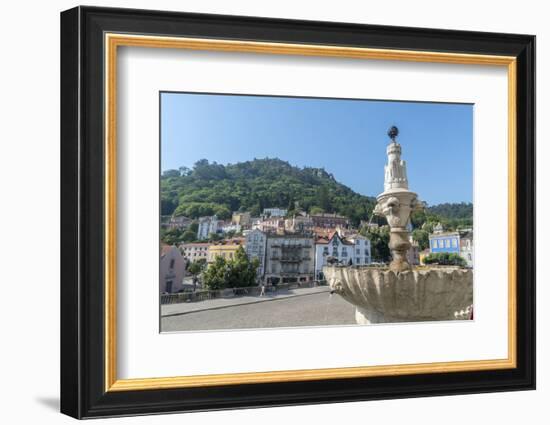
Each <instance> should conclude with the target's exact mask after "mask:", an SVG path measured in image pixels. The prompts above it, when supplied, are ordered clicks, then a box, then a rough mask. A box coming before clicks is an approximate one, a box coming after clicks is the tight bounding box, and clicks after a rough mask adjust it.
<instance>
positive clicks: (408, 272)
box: [323, 127, 473, 324]
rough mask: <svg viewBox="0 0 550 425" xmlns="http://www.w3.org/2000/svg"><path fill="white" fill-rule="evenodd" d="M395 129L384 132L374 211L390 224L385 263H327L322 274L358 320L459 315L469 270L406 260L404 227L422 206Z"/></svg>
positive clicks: (469, 293)
mask: <svg viewBox="0 0 550 425" xmlns="http://www.w3.org/2000/svg"><path fill="white" fill-rule="evenodd" d="M398 134H399V131H398V129H397V127H391V128H390V130H389V131H388V136H389V137H390V143H389V144H388V146H387V148H386V154H387V157H388V163H387V165H386V166H385V167H384V171H385V176H384V192H382V193H381V194H380V195H378V196H377V197H376V200H377V204H376V207H375V208H374V214H376V215H378V216H382V217H385V218H386V220H387V222H388V225H389V227H390V241H389V248H390V251H391V254H392V261H391V263H390V264H389V267H372V266H325V267H323V273H324V275H325V277H326V279H327V281H328V282H329V284H330V286H331V289H332V291H333V292H335V293H337V294H339V295H341V296H342V297H343V298H344V299H345V300H346V301H348V302H350V303H351V304H353V305H355V307H356V314H355V317H356V321H357V323H359V324H370V323H392V322H418V321H434V320H460V319H464V318H465V317H466V316H465V314H464V311H468V309H470V308H471V305H472V303H473V273H472V270H471V269H463V268H459V267H438V266H433V267H422V268H418V269H415V268H413V266H412V265H411V264H410V263H409V261H408V259H407V252H408V250H409V249H410V247H411V243H410V232H409V230H408V228H407V225H408V224H409V220H410V216H411V213H412V212H413V211H416V210H419V209H421V208H423V205H422V203H421V202H420V201H419V199H418V195H417V194H416V193H414V192H412V191H410V190H409V182H408V179H407V166H406V163H405V161H404V160H402V159H401V145H400V144H399V143H398V142H397V141H396V137H397V136H398Z"/></svg>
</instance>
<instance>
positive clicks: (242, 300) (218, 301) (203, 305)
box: [161, 286, 330, 317]
mask: <svg viewBox="0 0 550 425" xmlns="http://www.w3.org/2000/svg"><path fill="white" fill-rule="evenodd" d="M329 292H330V288H329V287H328V286H317V287H315V288H296V289H289V290H285V289H283V290H279V291H278V292H277V293H273V292H267V293H266V295H264V296H263V297H260V296H254V295H250V296H247V295H245V296H236V297H230V298H215V299H212V300H206V301H197V302H187V303H179V304H165V305H162V306H161V316H162V317H170V316H179V315H184V314H189V313H195V312H200V311H207V310H218V309H221V308H226V307H234V306H239V305H246V304H257V303H264V302H274V301H278V300H283V299H286V298H294V297H301V296H305V295H312V294H320V293H327V297H328V293H329Z"/></svg>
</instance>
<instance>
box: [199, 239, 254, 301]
mask: <svg viewBox="0 0 550 425" xmlns="http://www.w3.org/2000/svg"><path fill="white" fill-rule="evenodd" d="M258 266H259V261H258V259H257V258H255V259H253V260H249V258H248V256H247V255H246V252H245V251H244V249H243V247H242V246H240V247H239V248H238V249H237V251H236V252H235V256H234V257H233V258H232V259H231V260H226V259H225V258H223V257H221V256H218V257H216V258H215V260H214V262H213V263H212V264H210V265H209V266H208V268H207V269H206V270H205V271H204V272H203V274H202V276H203V283H204V285H205V286H206V287H207V288H208V289H211V290H215V289H225V288H240V287H246V286H254V285H256V277H257V270H258Z"/></svg>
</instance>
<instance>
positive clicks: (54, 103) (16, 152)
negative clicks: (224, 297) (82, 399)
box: [0, 0, 550, 425]
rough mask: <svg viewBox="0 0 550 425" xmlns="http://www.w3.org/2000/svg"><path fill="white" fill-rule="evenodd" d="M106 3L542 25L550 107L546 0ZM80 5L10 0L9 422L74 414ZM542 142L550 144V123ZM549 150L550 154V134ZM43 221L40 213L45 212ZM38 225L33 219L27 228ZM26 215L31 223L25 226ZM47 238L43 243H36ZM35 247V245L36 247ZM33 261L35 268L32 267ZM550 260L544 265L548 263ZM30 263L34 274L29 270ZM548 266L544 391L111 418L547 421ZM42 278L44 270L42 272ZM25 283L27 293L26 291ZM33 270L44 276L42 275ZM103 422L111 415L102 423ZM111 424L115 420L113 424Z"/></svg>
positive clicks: (448, 23)
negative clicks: (65, 102) (67, 276)
mask: <svg viewBox="0 0 550 425" xmlns="http://www.w3.org/2000/svg"><path fill="white" fill-rule="evenodd" d="M90 3H95V4H96V5H104V6H120V7H136V8H155V9H167V10H182V11H191V12H210V13H226V14H241V15H256V16H271V17H284V18H298V19H300V18H301V19H312V20H333V21H349V22H362V23H371V24H390V25H402V26H417V27H438V28H453V29H464V30H479V31H499V32H518V33H531V34H536V35H537V36H538V40H537V43H538V51H537V53H538V58H537V62H538V69H537V74H538V76H539V79H538V95H537V106H538V117H539V121H540V122H543V120H542V118H543V117H548V116H549V115H550V106H549V104H548V102H549V96H548V94H549V82H548V76H549V75H550V53H549V52H550V27H549V26H548V22H547V16H548V13H547V11H546V10H545V8H544V4H545V2H542V1H531V0H524V1H522V2H517V1H513V2H511V1H504V0H501V1H487V2H480V1H471V0H463V1H461V2H441V1H436V0H434V1H407V0H394V1H392V2H374V1H372V2H367V1H363V2H359V1H352V0H349V1H348V0H340V1H338V2H334V1H319V0H318V1H305V0H304V1H300V2H299V1H296V0H278V1H265V2H259V1H254V0H232V1H224V0H186V1H182V0H172V1H170V0H157V1H155V2H151V1H145V0H134V1H100V0H97V1H92V2H90ZM76 4H77V3H76V2H72V1H61V0H53V1H50V2H29V1H26V2H24V1H20V2H15V1H12V2H5V4H4V5H3V8H2V15H1V16H2V23H1V25H0V31H1V32H2V41H3V43H2V67H1V68H0V72H1V74H2V78H0V85H1V86H0V93H1V96H0V104H1V105H2V110H1V112H2V114H1V116H2V125H1V126H0V135H1V136H0V140H1V143H0V149H1V150H2V152H1V154H0V161H1V162H0V178H1V179H0V181H1V182H2V195H3V198H2V207H3V208H2V209H1V210H0V211H1V212H0V214H1V215H2V218H1V220H0V235H1V239H0V240H1V243H0V249H1V250H2V256H1V257H0V258H1V264H2V267H0V273H1V275H0V282H2V285H1V286H0V288H1V291H2V293H1V294H0V300H1V301H0V302H1V303H2V304H1V308H0V319H1V321H0V324H1V329H2V336H3V339H2V350H1V351H0V356H1V359H0V360H1V361H0V376H2V384H1V386H0V389H1V391H2V401H3V403H2V406H3V408H2V410H1V412H0V416H1V417H2V422H5V423H10V424H12V423H13V424H16V423H27V422H31V423H32V421H33V420H34V422H40V423H43V424H44V423H46V424H48V423H74V422H72V420H71V419H69V418H67V417H64V416H61V415H60V414H58V413H57V412H56V410H57V409H58V407H57V404H58V401H57V397H58V395H57V394H58V388H59V385H58V382H59V360H58V359H59V349H58V346H59V335H58V329H59V318H58V317H59V316H58V310H59V300H58V298H59V297H58V295H59V112H58V111H59V11H61V10H63V9H67V8H70V7H72V6H74V5H76ZM540 127H541V128H540V131H539V133H538V139H539V140H542V141H547V140H548V139H549V134H548V130H547V126H545V125H544V124H543V125H542V126H540ZM537 154H538V157H539V158H547V157H550V147H549V144H548V143H545V142H544V143H540V144H539V146H538V151H537ZM538 178H539V180H538V187H539V188H544V187H545V186H547V185H548V184H550V169H549V167H545V168H543V167H539V171H538ZM544 194H545V193H544V189H541V190H539V198H538V205H539V214H538V216H539V217H542V216H544V215H547V214H543V211H548V209H549V208H550V202H549V201H548V190H546V197H543V195H544ZM37 218H39V220H37ZM29 223H32V226H28V224H29ZM19 224H20V225H19ZM549 232H550V231H549V229H548V226H546V228H543V227H542V226H539V236H538V241H539V247H538V248H539V257H541V258H545V257H548V255H549V254H550V252H548V251H549V248H548V245H546V246H543V245H542V244H541V243H540V241H541V240H542V239H543V238H548V237H550V234H549ZM38 237H40V240H41V241H42V242H43V243H42V244H41V247H42V249H40V250H39V251H38V252H36V251H33V254H32V261H30V257H29V256H28V255H24V254H23V253H28V252H29V251H28V249H27V248H28V246H29V244H32V243H33V242H34V241H35V240H36V239H37V238H38ZM29 255H30V254H29ZM30 265H32V268H33V269H32V270H30ZM541 269H542V267H539V270H541ZM22 271H29V273H22ZM540 274H541V273H540V272H539V279H538V281H539V286H538V295H537V299H538V347H539V349H538V358H539V364H538V388H539V389H538V390H537V391H536V392H521V393H502V394H484V395H470V396H456V397H439V398H422V399H410V400H391V401H379V402H364V403H346V404H338V405H321V406H304V407H291V408H273V409H261V410H257V409H256V410H242V411H235V412H213V413H199V414H192V415H189V414H188V415H185V417H182V416H181V415H167V416H156V417H136V418H130V419H115V420H110V421H109V422H108V423H111V424H114V423H119V422H120V423H126V424H134V423H143V424H144V423H155V424H157V423H158V424H168V423H174V424H175V423H181V421H183V420H184V421H186V423H188V424H214V423H222V422H223V423H224V424H227V425H230V424H239V425H246V424H257V423H260V422H261V423H265V424H270V423H274V424H275V423H276V424H279V423H285V422H286V423H297V422H304V421H307V422H310V423H321V424H325V423H326V424H332V423H337V422H338V423H342V422H343V423H345V421H350V422H356V421H357V420H360V421H364V422H368V423H388V424H393V423H405V422H406V423H410V424H416V423H419V424H423V425H429V424H440V423H442V422H444V423H446V424H448V425H452V424H464V423H498V424H515V423H518V422H523V423H525V422H528V421H529V420H531V422H532V423H544V421H545V420H546V421H547V420H548V410H547V408H545V406H544V402H546V401H547V400H548V399H549V398H550V373H549V370H550V366H549V365H548V359H549V358H550V344H549V335H550V332H549V329H548V321H549V319H550V313H549V309H548V304H549V301H550V298H549V295H550V290H549V288H548V285H547V283H548V282H546V281H547V279H543V278H542V276H540ZM35 276H36V277H35ZM22 279H33V281H32V282H28V284H27V282H26V284H25V287H26V288H32V289H27V290H26V292H25V295H26V296H25V298H23V297H22V296H21V294H20V293H19V292H17V290H18V289H19V288H21V287H22V285H21V283H22V282H21V281H22ZM34 279H36V280H35V281H34ZM100 422H103V421H100ZM106 423H107V422H106Z"/></svg>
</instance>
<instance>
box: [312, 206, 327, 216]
mask: <svg viewBox="0 0 550 425" xmlns="http://www.w3.org/2000/svg"><path fill="white" fill-rule="evenodd" d="M324 212H325V210H323V209H322V208H321V207H318V206H313V207H311V208H310V209H309V213H310V214H311V215H319V214H322V213H324Z"/></svg>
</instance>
